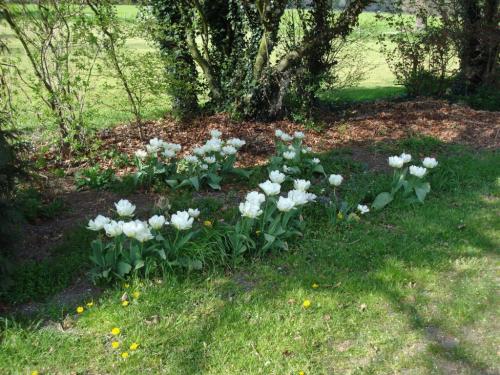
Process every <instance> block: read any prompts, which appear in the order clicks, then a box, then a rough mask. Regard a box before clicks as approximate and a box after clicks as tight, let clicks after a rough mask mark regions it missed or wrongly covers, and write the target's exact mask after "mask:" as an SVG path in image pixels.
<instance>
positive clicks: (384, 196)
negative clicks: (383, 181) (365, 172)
mask: <svg viewBox="0 0 500 375" xmlns="http://www.w3.org/2000/svg"><path fill="white" fill-rule="evenodd" d="M393 199H394V198H393V196H392V195H391V193H388V192H386V191H384V192H383V193H380V194H379V195H377V197H376V198H375V200H374V201H373V203H372V207H373V208H374V209H375V210H381V209H382V208H384V207H385V206H387V205H388V204H389V203H391V202H392V200H393Z"/></svg>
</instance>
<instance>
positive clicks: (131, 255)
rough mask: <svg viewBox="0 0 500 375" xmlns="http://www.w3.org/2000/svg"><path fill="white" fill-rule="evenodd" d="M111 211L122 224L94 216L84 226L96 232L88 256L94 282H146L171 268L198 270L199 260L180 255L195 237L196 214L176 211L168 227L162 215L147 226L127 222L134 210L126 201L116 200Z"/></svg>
mask: <svg viewBox="0 0 500 375" xmlns="http://www.w3.org/2000/svg"><path fill="white" fill-rule="evenodd" d="M115 207H116V211H117V214H118V216H119V218H121V219H122V220H119V221H116V220H112V219H110V218H108V217H105V216H102V215H98V216H97V217H96V218H95V219H93V220H90V221H89V224H88V229H90V230H93V231H96V232H99V238H97V239H96V240H94V241H93V242H92V254H91V256H90V260H91V261H92V263H93V265H94V268H93V269H92V271H91V275H92V278H93V280H94V281H106V282H109V281H111V280H113V279H124V278H126V277H129V276H131V275H142V276H144V277H146V278H147V277H150V275H152V274H154V273H156V272H157V271H158V270H162V271H165V269H166V268H174V267H182V268H187V269H201V267H202V262H201V260H200V259H197V258H193V257H191V256H189V254H188V253H186V252H184V249H185V248H186V246H187V245H188V244H189V242H190V241H191V239H192V238H193V237H194V236H196V234H197V233H198V230H191V229H192V228H193V224H194V220H195V219H196V218H197V217H198V216H199V214H200V212H199V210H197V209H189V210H187V211H177V213H175V214H172V215H171V216H170V223H169V222H168V221H167V219H166V218H165V216H164V215H154V216H152V217H150V218H149V220H148V221H147V222H146V221H141V220H138V219H136V220H131V219H132V218H133V216H134V212H135V206H134V205H133V204H132V203H130V202H129V201H127V200H123V199H122V200H120V201H119V202H117V203H115ZM127 219H130V220H129V221H123V220H127Z"/></svg>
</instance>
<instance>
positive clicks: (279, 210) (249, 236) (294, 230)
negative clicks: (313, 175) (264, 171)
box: [228, 170, 316, 258]
mask: <svg viewBox="0 0 500 375" xmlns="http://www.w3.org/2000/svg"><path fill="white" fill-rule="evenodd" d="M285 180H286V175H285V174H284V173H282V172H280V171H279V170H274V171H271V172H270V173H269V179H268V180H266V181H264V182H262V183H261V184H259V188H260V189H261V190H262V191H263V193H260V192H258V191H251V192H249V193H248V194H247V195H246V197H245V200H244V201H243V202H241V203H240V205H239V211H240V214H241V220H239V221H238V222H237V224H236V225H235V226H234V228H231V230H230V231H228V239H229V243H230V247H231V252H232V254H233V256H234V257H235V258H238V257H239V256H240V255H241V254H242V253H244V252H245V251H249V250H257V253H258V254H260V255H262V254H263V253H265V252H267V251H270V250H272V249H286V248H287V247H288V244H287V239H288V238H290V237H292V236H294V235H297V234H299V233H300V230H301V227H302V222H301V219H300V213H301V210H302V207H303V206H304V205H306V204H307V203H309V202H313V201H315V200H316V195H315V194H313V193H310V192H308V190H309V188H310V186H311V182H310V181H307V180H302V179H296V180H294V183H293V185H294V189H293V190H290V191H288V192H286V193H285V192H283V191H282V185H281V184H282V183H283V182H285Z"/></svg>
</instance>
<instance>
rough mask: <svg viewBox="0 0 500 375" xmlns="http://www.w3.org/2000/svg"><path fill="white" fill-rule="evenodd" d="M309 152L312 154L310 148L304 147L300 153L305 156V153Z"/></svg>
mask: <svg viewBox="0 0 500 375" xmlns="http://www.w3.org/2000/svg"><path fill="white" fill-rule="evenodd" d="M309 152H312V147H304V148H303V149H302V153H303V154H307V153H309Z"/></svg>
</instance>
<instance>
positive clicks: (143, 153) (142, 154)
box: [134, 150, 148, 160]
mask: <svg viewBox="0 0 500 375" xmlns="http://www.w3.org/2000/svg"><path fill="white" fill-rule="evenodd" d="M134 155H135V157H136V158H137V159H140V160H143V159H145V158H146V157H147V156H148V153H147V152H146V151H144V150H137V151H136V152H135V154H134Z"/></svg>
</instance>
